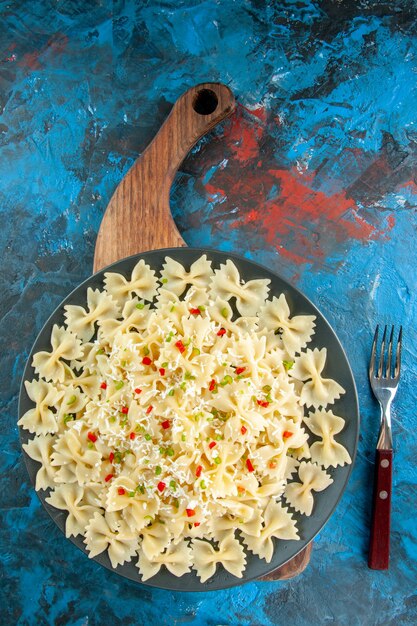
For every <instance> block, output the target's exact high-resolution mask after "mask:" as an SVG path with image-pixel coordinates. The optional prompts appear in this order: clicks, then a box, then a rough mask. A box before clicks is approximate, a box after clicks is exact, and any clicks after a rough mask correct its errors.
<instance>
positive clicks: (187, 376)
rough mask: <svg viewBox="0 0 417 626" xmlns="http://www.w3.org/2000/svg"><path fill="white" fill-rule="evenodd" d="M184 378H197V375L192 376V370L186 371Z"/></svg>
mask: <svg viewBox="0 0 417 626" xmlns="http://www.w3.org/2000/svg"><path fill="white" fill-rule="evenodd" d="M184 378H185V380H191V379H192V378H195V376H191V372H188V371H186V372H185V374H184Z"/></svg>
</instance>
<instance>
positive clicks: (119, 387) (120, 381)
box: [115, 380, 124, 389]
mask: <svg viewBox="0 0 417 626" xmlns="http://www.w3.org/2000/svg"><path fill="white" fill-rule="evenodd" d="M123 385H124V382H123V381H122V380H119V381H118V382H117V383H116V384H115V387H116V389H121V388H122V387H123Z"/></svg>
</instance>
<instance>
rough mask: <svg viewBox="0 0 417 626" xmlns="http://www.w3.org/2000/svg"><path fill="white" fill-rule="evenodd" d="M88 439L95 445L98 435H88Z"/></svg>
mask: <svg viewBox="0 0 417 626" xmlns="http://www.w3.org/2000/svg"><path fill="white" fill-rule="evenodd" d="M87 439H89V440H90V441H92V442H93V443H95V442H96V441H97V435H95V434H94V433H88V435H87Z"/></svg>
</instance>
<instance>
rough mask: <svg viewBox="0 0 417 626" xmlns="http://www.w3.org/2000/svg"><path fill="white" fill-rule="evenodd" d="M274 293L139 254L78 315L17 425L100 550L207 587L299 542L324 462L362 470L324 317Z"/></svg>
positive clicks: (40, 361)
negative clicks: (354, 459) (324, 343)
mask: <svg viewBox="0 0 417 626" xmlns="http://www.w3.org/2000/svg"><path fill="white" fill-rule="evenodd" d="M157 269H158V268H157ZM268 294H269V281H268V280H264V279H256V280H250V281H248V282H245V281H244V280H242V278H241V276H240V274H239V271H238V269H237V267H236V266H235V264H234V263H233V262H232V261H231V260H228V261H227V262H226V263H225V264H223V265H221V266H220V267H219V268H213V267H212V262H211V261H210V260H208V259H207V257H206V256H205V255H204V256H202V257H200V258H199V259H197V260H196V261H195V262H194V263H193V264H192V265H191V267H188V268H185V267H183V266H182V265H181V264H180V263H178V262H177V261H175V260H173V259H171V258H169V257H167V258H166V259H165V264H164V265H163V267H162V268H161V271H160V274H159V278H158V275H157V271H156V269H153V268H150V267H149V266H148V265H147V264H146V263H145V262H144V261H143V260H141V261H139V262H138V263H137V264H136V266H135V267H134V269H133V271H132V273H131V275H130V276H123V275H121V274H117V273H111V272H107V273H105V278H104V287H103V289H95V290H92V289H88V290H87V293H86V303H85V306H78V305H74V304H68V305H67V306H66V307H65V314H64V320H63V325H61V326H59V325H55V326H54V327H53V329H52V335H51V349H50V350H49V351H48V350H46V351H43V352H39V353H36V354H35V355H34V357H33V367H34V370H35V374H37V375H38V378H37V379H36V378H35V379H34V380H32V381H30V382H29V381H27V382H26V390H27V394H28V396H29V398H30V400H31V401H32V402H33V405H34V406H33V408H31V409H29V410H28V411H27V412H26V413H25V414H24V415H23V416H22V417H21V418H20V420H19V425H20V426H21V427H22V428H25V429H26V430H28V431H29V432H30V433H31V434H34V435H35V436H34V438H33V439H31V440H30V441H29V442H28V443H27V444H25V445H24V449H25V451H26V453H27V454H28V455H29V456H30V457H31V458H32V459H34V460H35V461H37V462H39V463H40V469H39V471H38V474H37V480H36V489H37V490H39V489H42V490H48V491H49V493H48V497H47V498H46V501H47V502H48V503H49V504H50V505H52V506H54V507H55V508H57V509H60V510H64V511H67V512H68V514H67V518H66V535H67V536H68V537H70V536H76V535H83V536H84V543H85V545H86V549H87V550H88V552H89V556H90V557H94V556H96V555H98V554H101V553H104V552H106V551H107V553H108V556H109V559H110V562H111V565H112V567H117V566H119V565H121V564H123V563H125V562H127V561H130V560H131V559H136V565H137V568H138V571H139V573H140V575H141V579H142V580H144V581H145V580H148V579H149V578H151V577H153V576H155V575H156V574H157V573H158V572H159V571H160V570H161V568H166V569H167V570H168V571H169V572H170V573H171V574H172V575H174V576H182V575H184V574H187V573H188V572H190V571H191V569H194V570H195V572H196V574H197V576H198V577H199V578H200V580H201V582H202V583H203V582H205V581H206V580H208V579H209V578H210V577H211V576H213V574H214V573H215V571H216V568H217V567H219V566H221V567H223V568H225V569H226V570H227V571H228V572H229V573H231V574H232V575H234V576H237V577H242V575H243V572H244V570H245V567H246V560H247V550H249V551H250V552H252V553H253V554H254V555H256V556H257V557H259V558H262V559H265V560H266V562H268V563H269V562H271V560H272V558H273V553H274V547H275V544H276V542H277V541H297V540H298V539H299V538H300V533H299V531H298V529H297V520H298V519H299V515H300V513H301V514H303V515H306V516H309V515H311V514H312V512H313V511H314V494H315V493H316V492H319V491H322V490H323V489H326V488H327V487H328V486H329V485H330V484H331V482H332V478H331V476H330V474H329V473H328V472H327V471H326V469H328V468H329V467H337V466H339V465H343V464H346V463H350V462H351V459H350V456H349V453H348V452H347V450H346V449H345V448H344V447H343V446H342V445H341V443H340V442H338V441H336V440H335V436H336V435H338V433H339V432H340V431H341V430H342V429H343V426H344V419H343V418H342V417H339V416H337V415H335V414H334V413H333V412H332V411H330V410H328V409H327V408H326V407H327V406H328V405H329V404H333V403H334V401H335V400H336V399H337V398H339V397H340V396H341V394H343V393H344V389H343V388H342V387H341V386H340V385H339V384H338V383H337V382H336V381H334V380H331V379H328V378H325V377H324V376H323V371H324V368H325V364H326V358H327V352H326V348H321V349H318V348H314V349H313V350H311V349H310V348H308V347H306V346H307V344H308V343H309V342H310V341H311V338H312V336H313V334H314V328H315V318H314V316H307V315H293V314H292V312H291V310H290V307H289V305H288V302H287V300H286V297H285V295H284V294H281V295H279V297H275V296H273V297H272V299H270V300H267V297H268ZM309 407H314V408H315V409H316V410H315V412H310V413H309V414H306V411H307V409H308V408H309ZM312 435H313V437H312ZM310 459H311V460H310Z"/></svg>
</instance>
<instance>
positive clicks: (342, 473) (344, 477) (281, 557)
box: [19, 248, 359, 591]
mask: <svg viewBox="0 0 417 626" xmlns="http://www.w3.org/2000/svg"><path fill="white" fill-rule="evenodd" d="M202 254H207V257H208V258H209V259H210V260H212V261H213V266H214V267H219V265H220V263H225V261H226V260H227V259H232V260H233V261H234V263H235V264H236V266H237V268H238V270H239V272H240V274H241V277H242V278H243V279H244V280H245V281H246V280H252V279H254V278H269V279H270V280H271V284H270V293H269V297H271V296H273V295H279V294H280V293H284V294H285V297H286V298H287V300H288V304H289V306H290V309H291V312H292V314H293V315H294V314H297V315H303V314H305V315H316V317H317V319H316V328H315V334H314V336H313V340H312V342H311V343H310V344H309V347H311V348H313V347H318V348H322V347H326V348H327V363H326V367H325V370H324V375H325V376H326V377H329V378H334V379H335V380H336V381H337V382H338V383H340V384H341V385H342V386H343V387H344V388H345V390H346V394H345V395H343V396H342V398H341V399H340V400H337V401H336V402H335V404H334V405H332V406H331V408H332V409H333V410H334V412H335V413H336V414H337V415H340V416H341V417H343V418H344V419H345V420H346V425H345V428H344V429H343V431H342V432H341V433H340V435H338V441H340V443H342V444H343V445H344V446H345V447H346V448H347V450H348V451H349V454H350V456H351V458H352V460H354V459H355V455H356V448H357V442H358V434H359V411H358V399H357V393H356V387H355V382H354V380H353V376H352V372H351V369H350V366H349V363H348V360H347V358H346V355H345V353H344V351H343V348H342V346H341V345H340V342H339V340H338V338H337V337H336V334H335V333H334V331H333V330H332V328H331V326H330V325H329V324H328V322H327V321H326V320H325V318H324V317H323V315H322V314H321V313H320V312H319V311H318V310H317V309H316V307H315V306H314V305H313V304H312V303H311V302H310V301H309V300H308V298H306V297H305V296H304V295H303V294H302V293H301V292H300V291H298V290H297V289H295V288H294V287H293V286H292V285H290V284H289V283H288V282H287V281H286V280H284V279H283V278H281V277H280V276H278V275H277V274H274V273H273V272H270V271H269V270H268V269H266V268H265V267H263V266H262V265H258V264H257V263H253V262H252V261H249V260H248V259H245V258H243V257H241V256H238V255H235V254H230V253H226V252H219V251H216V250H203V249H198V248H167V249H164V250H154V251H152V252H145V253H143V254H138V255H134V256H131V257H128V258H126V259H122V260H121V261H118V262H117V263H114V264H113V265H111V266H109V267H107V268H105V269H103V270H101V271H100V272H98V273H97V274H94V275H93V276H91V278H88V279H87V280H86V281H84V282H83V283H82V284H81V285H80V286H79V287H77V288H76V289H74V291H72V292H71V293H70V294H69V296H68V297H67V298H66V299H65V300H64V301H63V302H62V303H61V304H60V306H59V307H58V308H57V309H56V310H55V311H54V312H53V313H52V315H51V316H50V318H49V319H48V321H47V322H46V324H45V325H44V327H43V328H42V330H41V332H40V333H39V335H38V337H37V339H36V341H35V343H34V345H33V348H32V350H31V353H30V355H29V358H28V361H27V364H26V368H25V371H24V374H23V381H25V380H32V378H34V376H35V373H34V370H33V368H32V366H31V363H32V358H33V354H34V353H35V352H38V351H40V350H49V349H50V336H51V330H52V326H53V325H54V324H59V325H62V323H63V321H64V306H65V305H66V304H77V305H82V306H85V301H86V291H87V287H93V288H103V274H104V272H105V271H109V270H111V271H112V272H119V273H120V274H123V275H124V276H128V275H130V273H131V271H132V269H133V267H134V266H135V264H136V263H137V262H138V261H139V260H140V259H144V260H145V261H146V263H148V264H149V265H150V266H151V267H152V269H157V270H159V269H161V268H162V264H163V262H164V259H165V257H166V256H170V257H172V258H174V259H175V260H176V261H178V262H179V263H182V264H183V265H184V266H186V267H189V266H190V265H191V263H193V262H194V261H195V260H196V259H198V258H199V257H200V256H201V255H202ZM23 381H22V386H21V390H20V398H19V418H20V417H21V416H22V415H23V414H24V413H25V412H26V411H27V410H28V409H30V408H31V407H32V406H33V403H32V402H31V400H30V399H29V398H28V396H27V393H26V389H25V386H24V384H23ZM30 438H32V436H31V435H30V434H29V433H28V431H26V430H23V429H22V428H20V440H21V443H27V441H28V440H29V439H30ZM24 456H25V461H26V466H27V469H28V472H29V476H30V479H31V481H32V484H33V485H35V478H36V472H37V471H38V469H39V463H37V462H36V461H34V460H32V459H31V458H30V457H29V456H28V455H27V454H26V453H25V454H24ZM351 471H352V465H348V466H345V467H342V468H340V467H339V468H337V469H333V468H330V469H329V470H328V472H329V473H330V474H331V476H332V478H333V481H334V482H333V483H332V484H331V485H330V487H328V488H327V489H326V490H325V491H322V492H320V493H317V494H315V496H314V508H313V514H312V515H311V517H305V516H303V515H299V514H295V515H296V518H297V520H298V523H297V526H298V529H299V534H300V537H301V540H299V541H277V540H276V539H274V542H275V551H274V556H273V559H272V561H271V563H269V564H268V563H266V562H265V561H264V560H263V559H259V558H258V557H257V556H256V555H253V554H252V553H251V552H249V551H247V550H246V554H247V565H246V569H245V571H244V573H243V578H236V577H235V576H232V575H231V574H229V572H227V571H226V570H224V569H223V567H222V566H218V567H217V570H216V573H215V575H214V576H213V577H212V578H211V579H209V580H208V581H207V582H205V583H203V584H202V583H200V581H199V579H198V578H197V575H196V574H195V572H194V571H192V572H191V573H190V574H186V575H184V576H182V577H181V578H177V577H175V576H173V575H172V574H170V573H169V572H168V571H167V570H166V569H165V568H161V570H160V571H159V573H158V574H157V575H156V576H154V577H153V578H150V579H149V580H147V581H146V582H145V583H143V584H146V585H150V586H152V587H161V588H164V589H171V590H178V591H208V590H215V589H225V588H227V587H233V586H235V585H239V584H241V583H243V582H247V581H250V580H253V579H256V578H259V577H261V576H265V575H266V574H268V573H269V572H271V571H273V570H275V569H276V568H278V567H280V566H281V565H283V564H284V563H286V562H287V561H289V560H290V559H291V558H292V557H293V556H295V555H296V554H297V553H298V552H300V551H301V550H302V549H303V548H304V547H305V546H306V545H307V544H308V543H309V542H310V541H311V540H312V539H313V538H314V537H315V535H316V534H317V533H318V532H319V531H320V530H321V529H322V528H323V526H324V524H325V523H326V522H327V520H328V519H329V517H330V516H331V514H332V513H333V511H334V510H335V508H336V505H337V503H338V502H339V500H340V498H341V496H342V493H343V491H344V489H345V487H346V484H347V481H348V478H349V476H350V473H351ZM37 494H38V496H39V498H40V500H41V502H42V504H43V505H44V507H45V508H46V510H47V511H48V513H49V515H50V516H51V517H52V519H53V520H54V521H55V523H56V524H57V525H58V526H59V528H60V529H61V530H62V532H63V533H64V534H65V519H66V512H65V511H60V510H58V509H55V508H54V507H52V506H51V505H49V504H48V503H47V502H45V498H46V497H47V495H48V491H46V492H45V491H38V492H37ZM70 539H71V541H72V543H74V544H75V545H76V546H77V547H79V548H80V549H81V550H83V552H85V553H86V554H87V551H86V549H85V545H84V543H83V537H82V536H81V535H79V536H78V537H75V538H74V537H71V538H70ZM94 560H95V561H97V562H98V563H100V564H101V565H104V567H107V568H108V569H110V570H111V571H115V572H117V573H118V574H120V575H121V576H124V577H126V578H129V579H131V580H134V581H137V582H140V575H139V571H138V569H137V567H136V566H135V562H136V558H135V559H134V560H133V559H132V561H130V562H129V563H125V564H124V565H119V567H117V569H115V570H114V569H113V568H112V567H111V564H110V560H109V557H108V556H107V551H106V552H104V553H102V554H99V555H98V556H96V557H94Z"/></svg>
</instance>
